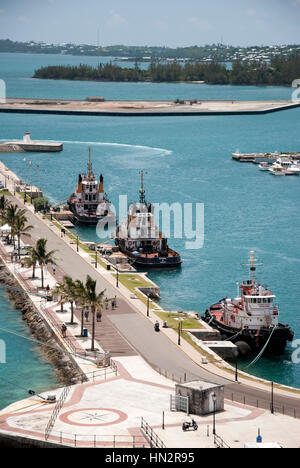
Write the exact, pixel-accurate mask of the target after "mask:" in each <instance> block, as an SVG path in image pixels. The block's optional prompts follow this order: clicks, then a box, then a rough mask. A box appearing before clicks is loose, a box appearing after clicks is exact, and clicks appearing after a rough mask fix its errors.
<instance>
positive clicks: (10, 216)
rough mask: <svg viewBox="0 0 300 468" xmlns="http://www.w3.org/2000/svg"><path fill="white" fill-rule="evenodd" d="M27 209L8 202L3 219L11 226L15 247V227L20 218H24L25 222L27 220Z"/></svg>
mask: <svg viewBox="0 0 300 468" xmlns="http://www.w3.org/2000/svg"><path fill="white" fill-rule="evenodd" d="M25 214H26V210H22V209H19V207H18V205H12V204H10V203H9V204H8V205H7V207H6V210H5V213H4V216H3V220H4V221H5V222H6V223H7V224H8V225H9V226H10V227H11V239H12V240H13V243H14V247H15V235H16V232H14V227H15V224H16V222H17V219H18V218H22V217H23V218H24V224H25V223H26V222H27V218H26V217H25Z"/></svg>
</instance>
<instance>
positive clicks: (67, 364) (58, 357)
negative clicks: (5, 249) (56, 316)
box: [0, 263, 82, 385]
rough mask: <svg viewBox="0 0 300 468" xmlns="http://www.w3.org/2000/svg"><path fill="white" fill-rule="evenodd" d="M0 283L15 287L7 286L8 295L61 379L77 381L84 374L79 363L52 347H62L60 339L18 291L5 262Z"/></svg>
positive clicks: (18, 285) (2, 266)
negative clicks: (40, 343)
mask: <svg viewBox="0 0 300 468" xmlns="http://www.w3.org/2000/svg"><path fill="white" fill-rule="evenodd" d="M0 284H2V285H4V286H9V287H10V288H14V289H10V288H7V292H8V296H9V298H10V300H11V301H12V303H13V304H14V307H15V309H17V310H20V312H21V314H22V319H23V320H25V321H26V322H27V324H28V326H29V328H30V331H31V333H32V335H33V337H34V338H35V339H37V340H38V341H40V342H42V343H45V346H43V345H41V349H42V351H43V353H44V355H45V358H46V359H47V360H48V361H49V362H50V363H51V364H52V365H53V367H54V369H55V372H56V375H57V378H58V379H59V381H60V382H61V383H62V384H64V385H65V384H75V383H77V382H78V381H79V380H80V379H81V376H82V373H81V372H80V370H79V368H78V366H77V364H76V363H75V361H73V359H72V358H71V356H70V355H68V354H66V353H64V352H63V351H60V350H56V349H53V348H52V346H53V347H57V348H58V347H60V348H61V343H60V342H59V339H58V338H57V336H56V335H55V333H54V331H53V330H52V329H51V327H50V326H49V325H48V324H47V322H45V320H44V319H43V317H42V316H41V314H40V313H39V311H38V310H37V308H36V307H35V305H34V304H33V302H32V301H31V300H30V298H29V297H28V296H27V294H26V293H25V292H21V291H18V289H20V284H19V283H18V282H17V280H16V279H15V278H14V276H13V275H12V274H11V273H10V271H9V270H8V269H7V268H6V266H5V265H4V264H3V263H0ZM50 346H51V347H50Z"/></svg>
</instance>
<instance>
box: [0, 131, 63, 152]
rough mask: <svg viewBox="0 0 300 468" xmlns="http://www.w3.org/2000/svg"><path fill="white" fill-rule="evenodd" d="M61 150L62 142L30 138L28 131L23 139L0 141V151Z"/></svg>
mask: <svg viewBox="0 0 300 468" xmlns="http://www.w3.org/2000/svg"><path fill="white" fill-rule="evenodd" d="M62 150H63V145H62V143H57V142H50V141H39V140H31V138H30V133H29V132H26V133H25V135H24V137H23V140H15V141H6V142H5V143H0V153H24V152H26V151H29V152H38V153H42V152H43V153H53V152H58V151H62Z"/></svg>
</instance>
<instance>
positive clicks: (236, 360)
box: [235, 357, 239, 382]
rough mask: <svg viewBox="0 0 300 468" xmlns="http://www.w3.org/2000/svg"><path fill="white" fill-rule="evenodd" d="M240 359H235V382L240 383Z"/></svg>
mask: <svg viewBox="0 0 300 468" xmlns="http://www.w3.org/2000/svg"><path fill="white" fill-rule="evenodd" d="M238 380H239V379H238V358H237V357H236V359H235V381H236V382H238Z"/></svg>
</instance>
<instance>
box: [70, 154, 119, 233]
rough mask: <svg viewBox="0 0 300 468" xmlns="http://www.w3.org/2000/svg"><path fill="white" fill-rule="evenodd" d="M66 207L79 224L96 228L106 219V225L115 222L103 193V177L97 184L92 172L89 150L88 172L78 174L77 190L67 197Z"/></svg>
mask: <svg viewBox="0 0 300 468" xmlns="http://www.w3.org/2000/svg"><path fill="white" fill-rule="evenodd" d="M68 205H69V209H70V211H72V213H73V217H74V219H75V221H77V222H78V223H80V224H85V225H87V226H96V225H97V224H98V222H99V221H101V220H103V219H105V220H106V219H107V223H108V224H109V223H110V222H112V221H114V220H115V215H114V213H112V212H111V209H110V202H109V200H108V198H107V195H106V194H105V193H104V189H103V176H102V174H101V175H100V179H99V182H98V181H97V179H96V176H95V174H94V172H93V168H92V161H91V150H90V148H89V161H88V172H87V174H79V176H78V184H77V188H76V190H75V192H74V193H73V194H72V195H71V196H70V197H69V199H68Z"/></svg>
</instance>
